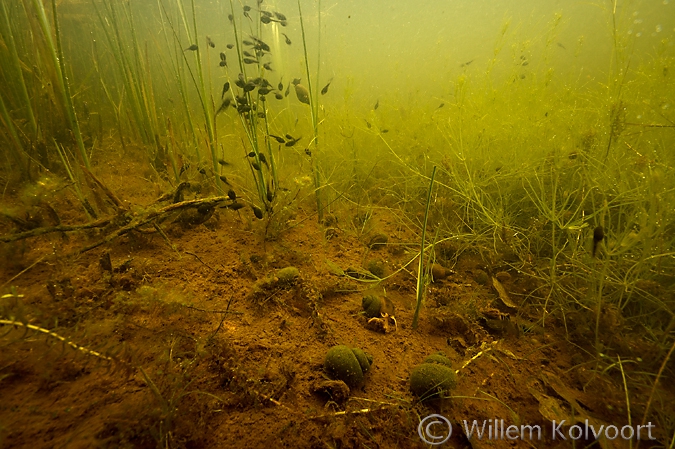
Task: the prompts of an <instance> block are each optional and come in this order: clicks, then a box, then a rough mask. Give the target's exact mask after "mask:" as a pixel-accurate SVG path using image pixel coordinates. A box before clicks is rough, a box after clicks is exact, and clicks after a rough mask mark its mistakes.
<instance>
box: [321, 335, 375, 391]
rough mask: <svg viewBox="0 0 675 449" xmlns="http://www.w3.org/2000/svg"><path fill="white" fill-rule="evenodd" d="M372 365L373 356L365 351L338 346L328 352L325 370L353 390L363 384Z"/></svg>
mask: <svg viewBox="0 0 675 449" xmlns="http://www.w3.org/2000/svg"><path fill="white" fill-rule="evenodd" d="M372 364H373V356H372V355H370V354H368V353H366V352H364V351H363V350H361V349H359V348H349V347H347V346H345V345H337V346H333V347H332V348H330V349H329V350H328V354H326V360H325V362H324V368H325V369H326V372H327V373H328V375H329V376H330V377H331V378H332V379H334V380H341V381H343V382H344V383H346V384H347V385H348V386H349V387H350V388H351V387H358V386H360V385H362V384H363V381H364V376H365V374H366V373H367V372H368V370H369V369H370V366H371V365H372Z"/></svg>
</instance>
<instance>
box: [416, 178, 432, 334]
mask: <svg viewBox="0 0 675 449" xmlns="http://www.w3.org/2000/svg"><path fill="white" fill-rule="evenodd" d="M434 178H436V166H435V165H434V169H433V171H432V172H431V181H430V182H429V192H428V193H427V206H426V208H425V210H424V223H423V224H422V239H421V241H420V262H419V266H418V267H417V306H416V307H415V315H413V322H412V328H413V329H417V321H418V319H419V316H420V309H421V308H422V299H423V297H424V283H425V282H424V244H425V240H426V236H427V220H428V219H429V205H430V204H431V192H432V191H433V188H434Z"/></svg>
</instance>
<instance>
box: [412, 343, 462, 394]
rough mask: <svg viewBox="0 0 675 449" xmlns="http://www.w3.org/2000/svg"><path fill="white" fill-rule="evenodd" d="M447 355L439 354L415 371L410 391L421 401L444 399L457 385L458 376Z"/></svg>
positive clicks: (428, 358)
mask: <svg viewBox="0 0 675 449" xmlns="http://www.w3.org/2000/svg"><path fill="white" fill-rule="evenodd" d="M451 366H452V363H451V362H450V360H448V358H447V357H446V356H445V354H444V353H443V352H442V351H441V352H437V353H435V354H431V355H430V356H429V357H427V358H426V359H424V361H423V362H422V363H421V364H420V365H418V366H416V367H415V369H413V371H412V373H411V374H410V391H411V392H412V393H413V394H414V395H415V396H417V397H419V398H420V399H421V400H423V401H424V400H426V399H431V398H435V397H443V396H445V395H446V394H447V393H448V392H449V391H450V390H453V389H454V388H455V386H456V385H457V375H456V373H455V371H454V370H453V369H452V368H451Z"/></svg>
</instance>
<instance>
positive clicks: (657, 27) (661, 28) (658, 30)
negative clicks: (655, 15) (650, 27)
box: [656, 24, 663, 33]
mask: <svg viewBox="0 0 675 449" xmlns="http://www.w3.org/2000/svg"><path fill="white" fill-rule="evenodd" d="M661 31H663V27H662V26H661V24H658V25H656V32H657V33H660V32H661Z"/></svg>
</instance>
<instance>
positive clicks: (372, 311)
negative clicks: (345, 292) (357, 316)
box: [361, 295, 382, 318]
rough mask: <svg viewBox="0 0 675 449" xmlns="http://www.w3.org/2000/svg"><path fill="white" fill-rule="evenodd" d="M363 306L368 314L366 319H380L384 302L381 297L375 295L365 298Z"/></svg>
mask: <svg viewBox="0 0 675 449" xmlns="http://www.w3.org/2000/svg"><path fill="white" fill-rule="evenodd" d="M361 305H362V306H363V310H364V311H365V313H366V317H368V318H380V316H381V315H380V310H381V307H382V301H381V300H380V297H379V296H375V295H368V296H364V297H363V299H362V300H361Z"/></svg>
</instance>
